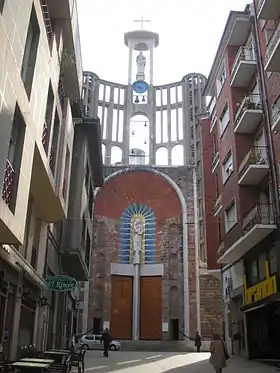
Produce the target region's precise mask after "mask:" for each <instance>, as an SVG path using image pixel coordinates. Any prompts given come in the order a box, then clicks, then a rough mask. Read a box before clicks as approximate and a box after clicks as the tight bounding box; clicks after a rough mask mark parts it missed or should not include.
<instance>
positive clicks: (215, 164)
mask: <svg viewBox="0 0 280 373" xmlns="http://www.w3.org/2000/svg"><path fill="white" fill-rule="evenodd" d="M219 163H220V155H219V152H216V153H215V155H214V157H213V161H212V173H214V171H215V170H216V168H217V167H218V165H219Z"/></svg>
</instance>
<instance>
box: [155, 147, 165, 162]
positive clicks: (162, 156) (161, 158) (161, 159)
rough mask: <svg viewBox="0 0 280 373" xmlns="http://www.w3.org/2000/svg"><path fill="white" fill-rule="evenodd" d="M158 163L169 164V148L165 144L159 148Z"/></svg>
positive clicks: (157, 153)
mask: <svg viewBox="0 0 280 373" xmlns="http://www.w3.org/2000/svg"><path fill="white" fill-rule="evenodd" d="M156 165H157V166H167V165H168V150H167V149H166V148H165V147H163V146H162V147H160V148H158V150H157V152H156Z"/></svg>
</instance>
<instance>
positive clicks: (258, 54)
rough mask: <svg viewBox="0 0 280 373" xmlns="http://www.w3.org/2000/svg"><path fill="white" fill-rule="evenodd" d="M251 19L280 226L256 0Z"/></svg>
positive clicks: (275, 202) (252, 6) (273, 194)
mask: <svg viewBox="0 0 280 373" xmlns="http://www.w3.org/2000/svg"><path fill="white" fill-rule="evenodd" d="M250 20H251V23H252V32H253V36H254V39H255V45H256V59H257V71H258V79H259V82H260V91H261V98H262V106H263V112H264V129H265V136H266V141H267V145H268V160H269V166H270V175H271V186H272V198H273V201H274V206H275V213H276V224H277V226H278V227H279V226H280V203H279V191H278V178H277V162H276V159H275V152H274V143H273V136H272V131H271V117H270V114H269V107H268V99H267V88H266V78H265V72H264V64H263V58H262V54H261V44H260V38H259V33H258V20H257V15H256V7H255V4H254V2H253V3H252V4H251V5H250Z"/></svg>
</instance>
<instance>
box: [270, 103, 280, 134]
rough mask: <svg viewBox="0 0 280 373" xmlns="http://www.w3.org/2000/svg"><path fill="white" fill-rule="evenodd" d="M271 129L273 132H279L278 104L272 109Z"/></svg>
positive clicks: (279, 110)
mask: <svg viewBox="0 0 280 373" xmlns="http://www.w3.org/2000/svg"><path fill="white" fill-rule="evenodd" d="M271 127H272V130H273V131H279V130H280V103H277V104H275V105H274V106H273V108H272V121H271Z"/></svg>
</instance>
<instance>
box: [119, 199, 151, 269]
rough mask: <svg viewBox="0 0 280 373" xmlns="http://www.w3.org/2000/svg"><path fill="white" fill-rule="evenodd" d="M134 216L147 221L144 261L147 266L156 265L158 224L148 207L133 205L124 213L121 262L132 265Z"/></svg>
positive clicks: (121, 227)
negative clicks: (132, 224) (140, 216)
mask: <svg viewBox="0 0 280 373" xmlns="http://www.w3.org/2000/svg"><path fill="white" fill-rule="evenodd" d="M134 215H142V216H143V217H144V219H145V235H144V247H145V252H144V253H143V261H144V263H145V264H154V263H155V262H156V258H155V249H156V246H155V231H156V222H155V216H154V213H153V212H152V210H151V209H150V208H149V207H148V206H146V205H138V204H136V203H133V204H131V205H129V206H128V207H127V209H126V210H125V211H124V212H123V213H122V216H121V225H120V251H119V262H120V263H124V264H130V263H132V245H131V236H130V232H131V219H132V218H133V216H134Z"/></svg>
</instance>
